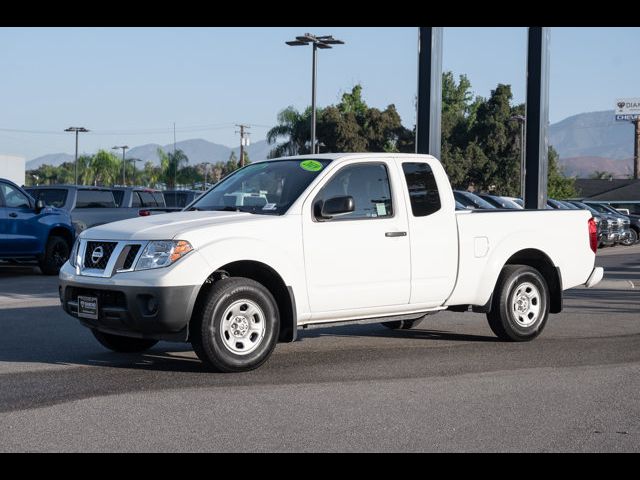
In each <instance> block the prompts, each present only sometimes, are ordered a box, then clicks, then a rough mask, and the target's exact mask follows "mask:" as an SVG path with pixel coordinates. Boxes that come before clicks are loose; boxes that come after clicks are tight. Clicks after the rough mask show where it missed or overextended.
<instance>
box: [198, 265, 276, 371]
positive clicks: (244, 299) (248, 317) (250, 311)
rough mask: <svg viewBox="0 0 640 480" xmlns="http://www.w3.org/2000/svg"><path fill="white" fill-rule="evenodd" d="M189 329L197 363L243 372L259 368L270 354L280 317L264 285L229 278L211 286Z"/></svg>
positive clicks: (274, 342)
mask: <svg viewBox="0 0 640 480" xmlns="http://www.w3.org/2000/svg"><path fill="white" fill-rule="evenodd" d="M189 330H190V335H191V344H192V345H193V349H194V350H195V352H196V355H198V358H200V360H202V361H203V362H204V363H206V364H208V365H209V366H211V367H213V368H214V369H215V370H217V371H220V372H244V371H248V370H253V369H254V368H257V367H259V366H260V365H262V364H263V363H264V362H266V361H267V359H268V358H269V356H270V355H271V353H272V352H273V350H274V348H275V346H276V343H277V341H278V334H279V330H280V316H279V312H278V307H277V305H276V301H275V300H274V298H273V296H272V295H271V293H270V292H269V290H267V289H266V288H265V287H264V286H263V285H261V284H260V283H258V282H256V281H254V280H251V279H249V278H243V277H230V278H225V279H222V280H220V281H218V282H216V283H215V284H214V285H213V287H212V288H211V290H210V291H209V293H208V295H207V298H206V299H205V300H204V302H203V304H202V305H201V306H200V307H199V308H198V310H197V311H196V312H195V315H194V318H193V321H192V324H191V326H190V329H189Z"/></svg>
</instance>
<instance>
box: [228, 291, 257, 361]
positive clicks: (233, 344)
mask: <svg viewBox="0 0 640 480" xmlns="http://www.w3.org/2000/svg"><path fill="white" fill-rule="evenodd" d="M265 332H266V325H265V315H264V312H263V311H262V309H261V308H260V307H259V306H258V305H257V304H256V303H255V302H253V301H251V300H246V299H243V300H238V301H236V302H233V303H232V304H231V305H229V306H228V307H227V309H226V310H225V311H224V313H223V315H222V322H221V324H220V337H221V338H222V343H223V345H224V346H225V347H226V348H227V350H229V351H230V352H232V353H235V354H236V355H247V354H249V353H251V352H253V351H254V350H255V349H256V348H258V346H259V345H260V344H261V343H262V339H263V338H264V334H265Z"/></svg>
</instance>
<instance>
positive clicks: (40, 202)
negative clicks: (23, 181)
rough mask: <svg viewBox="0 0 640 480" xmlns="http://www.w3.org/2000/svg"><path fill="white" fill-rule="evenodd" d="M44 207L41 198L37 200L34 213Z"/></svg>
mask: <svg viewBox="0 0 640 480" xmlns="http://www.w3.org/2000/svg"><path fill="white" fill-rule="evenodd" d="M45 207H46V205H45V203H44V202H43V201H42V200H38V201H37V202H36V213H40V212H41V211H42V210H44V208H45Z"/></svg>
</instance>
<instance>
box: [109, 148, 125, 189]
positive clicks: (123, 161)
mask: <svg viewBox="0 0 640 480" xmlns="http://www.w3.org/2000/svg"><path fill="white" fill-rule="evenodd" d="M119 148H121V149H122V186H123V187H126V186H127V181H126V180H125V178H124V175H125V173H124V172H125V168H126V166H127V163H126V162H125V160H124V152H125V151H126V150H127V148H129V146H128V145H116V146H115V147H113V148H111V150H118V149H119Z"/></svg>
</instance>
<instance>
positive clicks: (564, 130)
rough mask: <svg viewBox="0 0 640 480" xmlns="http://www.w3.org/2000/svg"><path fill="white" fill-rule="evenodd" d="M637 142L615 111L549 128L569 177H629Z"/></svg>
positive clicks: (216, 158)
mask: <svg viewBox="0 0 640 480" xmlns="http://www.w3.org/2000/svg"><path fill="white" fill-rule="evenodd" d="M633 138H634V134H633V125H631V124H630V123H626V122H616V121H615V120H614V111H613V110H606V111H600V112H587V113H580V114H578V115H573V116H571V117H568V118H565V119H564V120H562V121H560V122H557V123H554V124H551V125H550V126H549V143H550V144H551V145H553V147H554V148H555V149H556V151H557V152H558V153H559V154H560V165H561V166H562V167H563V169H564V172H565V174H567V175H569V176H578V177H588V176H589V175H591V174H592V173H593V172H595V171H596V170H600V171H607V172H611V173H613V174H614V176H618V177H624V176H627V175H629V173H631V171H632V165H633V164H632V158H633ZM175 147H176V148H179V149H181V150H182V151H184V153H185V154H186V155H187V156H188V157H189V163H190V164H192V165H196V164H198V163H203V162H212V163H216V162H226V161H227V160H228V159H229V155H231V152H232V151H234V152H235V153H236V157H239V150H240V148H239V147H235V148H231V147H227V146H225V145H220V144H217V143H213V142H209V141H208V140H203V139H201V138H197V139H191V140H183V141H180V142H177V143H176V145H175ZM158 148H162V149H164V150H165V151H167V152H168V151H171V150H172V149H173V148H174V146H173V144H169V145H164V146H162V145H158V144H153V143H151V144H146V145H140V146H137V147H134V148H132V149H131V150H129V151H127V158H139V159H141V160H142V161H143V162H142V163H144V162H147V161H150V162H152V163H153V164H154V165H158V164H159V159H158V155H157V150H158ZM271 148H272V145H269V144H267V142H266V140H260V141H258V142H256V143H253V144H251V145H249V146H248V147H247V152H248V154H249V159H250V160H253V161H256V160H261V159H265V158H266V157H267V155H268V153H269V151H270V150H271ZM69 161H73V155H69V154H66V153H54V154H49V155H44V156H42V157H38V158H34V159H32V160H29V161H28V162H27V165H26V166H27V169H34V168H38V167H39V166H40V165H43V164H49V165H56V166H57V165H60V164H61V163H63V162H69ZM140 166H141V165H138V168H140Z"/></svg>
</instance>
